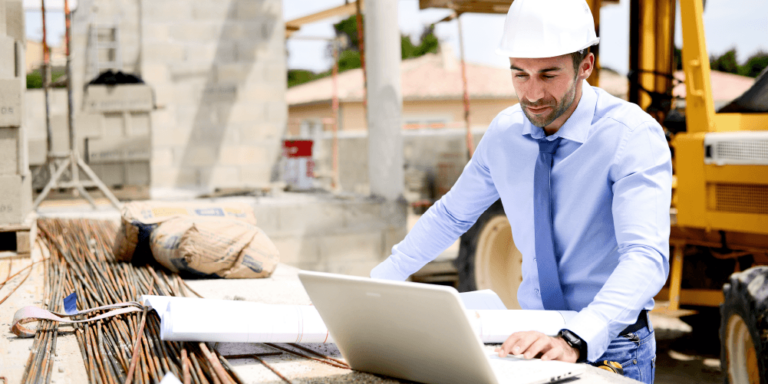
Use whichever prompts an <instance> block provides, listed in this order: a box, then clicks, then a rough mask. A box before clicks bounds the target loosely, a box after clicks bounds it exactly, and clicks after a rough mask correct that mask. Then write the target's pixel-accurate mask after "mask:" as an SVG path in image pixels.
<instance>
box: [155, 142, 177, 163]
mask: <svg viewBox="0 0 768 384" xmlns="http://www.w3.org/2000/svg"><path fill="white" fill-rule="evenodd" d="M152 165H156V166H159V167H170V166H172V165H173V149H171V148H157V147H156V146H155V147H153V148H152Z"/></svg>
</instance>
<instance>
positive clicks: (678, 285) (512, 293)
mask: <svg viewBox="0 0 768 384" xmlns="http://www.w3.org/2000/svg"><path fill="white" fill-rule="evenodd" d="M419 3H420V8H422V9H423V8H429V7H442V8H450V9H453V10H454V11H456V12H457V13H462V12H485V13H505V12H506V10H507V9H509V6H510V4H511V3H512V1H511V0H420V2H419ZM587 3H589V4H590V6H591V8H592V12H593V15H594V19H595V23H596V24H597V26H599V23H600V12H599V10H600V7H601V6H602V5H604V4H607V3H614V4H615V3H616V1H610V2H609V1H608V0H587ZM679 3H680V13H681V22H682V32H683V47H682V61H683V70H684V73H685V80H684V82H685V88H686V97H685V99H683V100H676V99H675V98H673V96H672V88H673V86H674V85H675V84H676V83H677V82H679V81H681V80H680V79H676V78H674V77H673V72H674V70H675V60H674V52H675V50H674V31H675V12H676V9H675V5H676V4H675V0H630V30H629V36H630V53H629V56H630V72H629V75H628V77H629V95H628V98H629V101H631V102H634V103H637V104H639V105H640V106H641V107H642V108H644V109H645V110H646V111H648V112H649V113H650V114H651V115H652V116H654V117H655V118H657V119H658V121H659V122H661V123H662V126H664V128H665V130H666V133H667V137H668V139H669V141H670V150H671V151H672V154H673V167H674V174H675V178H674V181H673V191H672V194H673V196H672V209H671V211H670V218H671V223H672V228H671V235H670V255H671V257H670V263H671V270H670V276H669V280H668V282H667V285H666V287H665V288H664V289H663V290H662V292H661V293H659V295H658V296H657V307H659V308H658V309H657V310H660V311H666V312H671V313H675V312H676V311H677V312H679V309H680V306H685V307H702V306H705V307H706V306H711V307H718V306H719V307H720V312H721V326H720V340H721V363H722V369H723V373H724V375H725V380H726V382H730V383H738V384H741V383H750V384H757V383H761V384H768V70H765V71H763V72H762V73H761V75H760V76H759V77H758V78H757V80H756V81H755V84H754V85H753V86H752V87H751V88H750V89H749V90H748V91H747V92H746V93H745V94H744V95H742V96H741V97H739V98H737V99H736V100H734V101H733V102H731V103H730V104H728V105H726V106H724V107H722V108H721V109H720V110H719V111H716V110H715V106H714V102H713V97H712V89H711V84H710V65H709V56H708V53H707V48H706V41H705V36H704V24H703V18H702V14H703V12H704V5H703V2H702V0H679ZM598 30H599V28H598ZM596 53H597V57H598V63H599V50H598V52H596ZM598 68H599V66H598ZM597 73H598V71H595V72H594V74H593V75H594V76H593V77H591V78H590V79H589V82H590V83H591V84H592V85H597V86H599V84H598V78H597ZM521 262H522V255H521V253H520V251H518V249H517V248H516V247H515V241H514V239H513V237H512V233H511V228H510V225H509V221H508V220H507V217H506V216H505V215H504V210H503V208H502V206H501V201H498V202H496V203H495V204H494V205H492V206H491V207H490V208H489V209H488V210H487V211H486V212H485V213H484V214H483V215H482V216H481V217H480V219H479V220H478V221H477V223H476V224H475V225H474V226H473V227H472V228H471V229H470V230H469V231H468V232H467V233H466V234H464V235H463V236H462V238H461V242H460V251H459V257H458V258H457V259H456V261H455V262H454V265H455V266H456V268H457V270H458V274H459V289H460V290H474V289H493V290H494V291H496V292H497V293H498V294H499V296H500V297H501V298H502V300H503V301H504V302H505V304H506V305H507V306H508V307H510V308H515V307H518V308H519V305H518V303H517V297H516V295H517V288H518V286H519V285H520V282H521V281H522V274H521Z"/></svg>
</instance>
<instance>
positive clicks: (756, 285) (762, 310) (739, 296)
mask: <svg viewBox="0 0 768 384" xmlns="http://www.w3.org/2000/svg"><path fill="white" fill-rule="evenodd" d="M723 295H724V299H725V300H724V302H723V304H722V305H720V319H721V321H720V344H721V347H720V364H721V367H722V369H723V375H724V382H725V383H731V384H742V383H760V384H768V267H766V266H761V267H754V268H750V269H748V270H746V271H744V272H739V273H734V274H733V275H731V277H730V278H729V281H728V283H727V284H725V285H724V286H723ZM739 330H741V333H739V332H738V331H739ZM739 334H741V335H742V337H738V336H734V335H739ZM746 334H748V335H749V336H750V338H751V342H752V345H753V346H754V350H753V351H747V352H740V351H744V349H743V348H739V347H738V345H739V344H738V342H739V339H741V340H743V339H744V338H745V336H746ZM747 345H748V344H747ZM746 349H747V350H749V348H748V347H746ZM742 353H743V355H744V356H742V357H739V356H740V355H741V354H742ZM751 353H754V355H751ZM755 359H756V360H757V361H756V366H755V361H754V360H755ZM739 361H741V362H742V363H743V364H740V363H739ZM744 362H746V363H744ZM732 364H733V365H734V366H733V367H732V366H731V365H732ZM750 365H751V369H750V368H747V366H750ZM755 368H757V370H756V371H755ZM745 374H746V375H745ZM745 377H747V378H748V380H745Z"/></svg>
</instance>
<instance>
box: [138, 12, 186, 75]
mask: <svg viewBox="0 0 768 384" xmlns="http://www.w3.org/2000/svg"><path fill="white" fill-rule="evenodd" d="M176 8H185V7H178V6H177V7H176ZM143 48H144V50H143V51H142V57H143V58H144V59H145V60H147V61H148V62H161V63H162V62H174V61H183V60H185V59H186V58H187V51H186V49H185V48H184V46H183V45H181V44H174V43H167V42H157V43H147V44H145V45H144V47H143Z"/></svg>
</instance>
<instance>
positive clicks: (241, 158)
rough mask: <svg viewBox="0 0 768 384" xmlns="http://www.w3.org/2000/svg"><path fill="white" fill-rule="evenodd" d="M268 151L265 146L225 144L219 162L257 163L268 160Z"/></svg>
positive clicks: (232, 163)
mask: <svg viewBox="0 0 768 384" xmlns="http://www.w3.org/2000/svg"><path fill="white" fill-rule="evenodd" d="M266 152H267V151H266V150H265V149H263V148H259V147H254V146H247V145H230V146H223V147H222V148H221V151H220V152H219V164H222V165H256V164H264V163H266V162H267V161H268V159H269V158H268V155H267V153H266Z"/></svg>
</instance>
